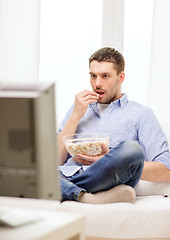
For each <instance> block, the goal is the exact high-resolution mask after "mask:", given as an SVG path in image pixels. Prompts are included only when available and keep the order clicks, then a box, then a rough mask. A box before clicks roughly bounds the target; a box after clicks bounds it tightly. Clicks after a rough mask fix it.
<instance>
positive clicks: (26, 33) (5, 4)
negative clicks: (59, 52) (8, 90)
mask: <svg viewBox="0 0 170 240" xmlns="http://www.w3.org/2000/svg"><path fill="white" fill-rule="evenodd" d="M39 5H40V1H39V0H36V1H35V0H15V1H14V0H0V81H2V80H3V81H4V80H10V81H25V80H36V81H37V80H38V72H39V11H40V7H39Z"/></svg>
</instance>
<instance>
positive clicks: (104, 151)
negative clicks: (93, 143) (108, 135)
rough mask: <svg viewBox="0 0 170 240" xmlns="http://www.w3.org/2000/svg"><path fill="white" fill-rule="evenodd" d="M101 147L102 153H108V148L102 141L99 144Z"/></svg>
mask: <svg viewBox="0 0 170 240" xmlns="http://www.w3.org/2000/svg"><path fill="white" fill-rule="evenodd" d="M101 147H102V149H103V153H104V154H106V153H109V151H110V150H109V149H108V147H107V146H106V144H104V143H102V144H101Z"/></svg>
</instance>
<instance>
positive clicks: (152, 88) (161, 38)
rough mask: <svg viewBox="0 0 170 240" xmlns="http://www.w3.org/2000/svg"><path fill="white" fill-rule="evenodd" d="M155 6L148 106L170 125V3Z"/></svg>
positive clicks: (158, 0) (161, 1)
mask: <svg viewBox="0 0 170 240" xmlns="http://www.w3.org/2000/svg"><path fill="white" fill-rule="evenodd" d="M154 3H155V5H154V16H153V31H152V46H151V61H150V75H149V85H148V95H147V97H148V105H149V106H150V107H151V108H152V109H154V111H155V114H156V115H157V117H158V118H159V120H160V121H161V123H163V124H164V125H170V108H169V103H170V94H169V90H170V74H169V69H170V60H169V56H170V1H169V0H156V1H155V2H154Z"/></svg>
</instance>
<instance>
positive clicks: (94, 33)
mask: <svg viewBox="0 0 170 240" xmlns="http://www.w3.org/2000/svg"><path fill="white" fill-rule="evenodd" d="M102 6H103V1H102V0H93V1H91V0H86V1H79V0H72V1H70V0H63V1H56V0H41V28H40V30H41V31H40V79H46V80H47V81H48V80H49V79H53V80H54V81H56V83H57V112H58V116H57V118H58V122H60V121H61V119H62V118H63V117H64V115H65V113H66V111H67V109H68V108H69V107H70V105H71V104H73V103H74V96H75V94H76V93H78V92H79V91H81V90H83V89H89V88H91V87H90V84H89V68H88V58H89V57H90V55H91V54H92V53H93V52H94V51H96V50H97V49H98V48H100V47H101V38H102V33H101V30H102Z"/></svg>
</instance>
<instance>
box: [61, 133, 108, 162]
mask: <svg viewBox="0 0 170 240" xmlns="http://www.w3.org/2000/svg"><path fill="white" fill-rule="evenodd" d="M63 141H64V144H65V147H66V149H67V151H68V152H69V154H70V155H71V156H72V157H74V156H75V155H76V154H77V153H80V154H83V155H86V156H92V157H95V156H100V155H102V154H103V148H102V145H103V144H105V145H106V146H107V147H109V142H110V137H109V136H108V135H107V134H105V133H80V134H70V135H66V136H64V137H63Z"/></svg>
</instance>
